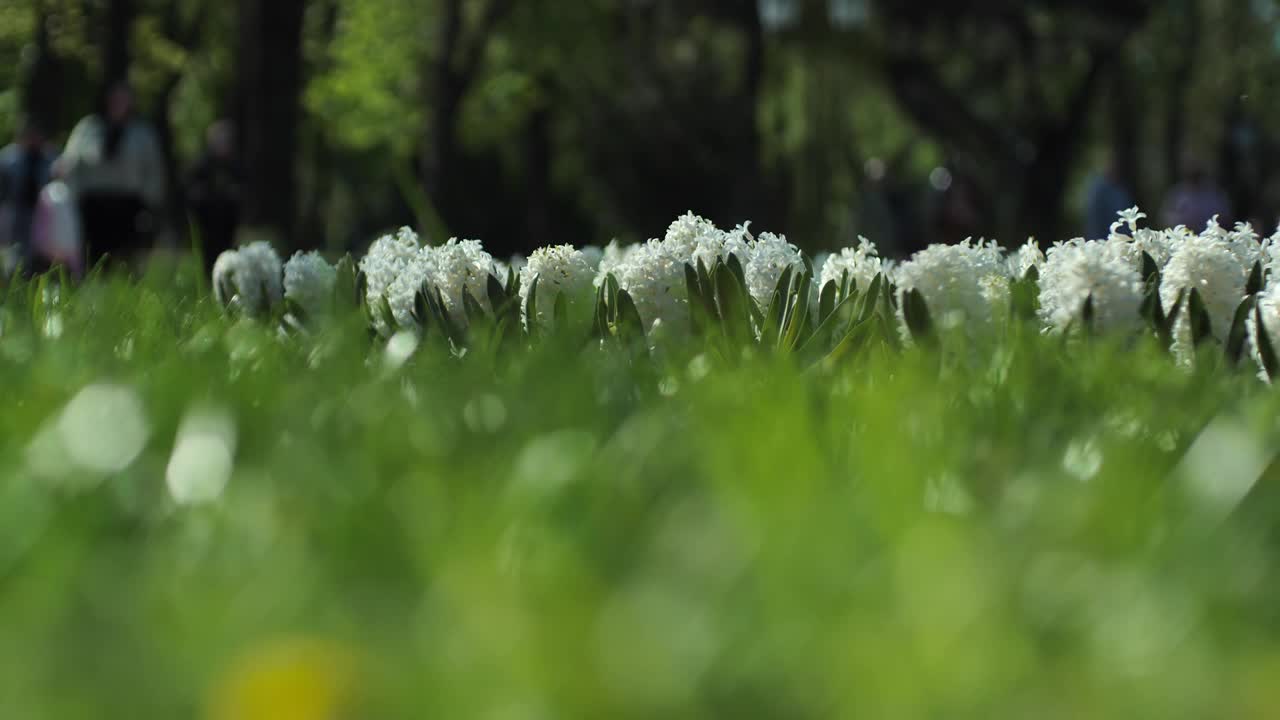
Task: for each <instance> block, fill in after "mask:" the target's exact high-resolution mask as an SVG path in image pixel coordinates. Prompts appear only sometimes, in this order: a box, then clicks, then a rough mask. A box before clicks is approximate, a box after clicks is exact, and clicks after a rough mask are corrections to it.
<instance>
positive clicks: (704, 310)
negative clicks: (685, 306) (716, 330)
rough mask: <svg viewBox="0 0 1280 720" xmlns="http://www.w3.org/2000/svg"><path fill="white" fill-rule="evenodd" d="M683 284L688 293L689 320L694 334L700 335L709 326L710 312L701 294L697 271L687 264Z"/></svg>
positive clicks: (705, 299) (704, 297)
mask: <svg viewBox="0 0 1280 720" xmlns="http://www.w3.org/2000/svg"><path fill="white" fill-rule="evenodd" d="M699 264H701V261H699ZM684 283H685V287H686V289H687V290H688V293H689V320H690V322H691V324H692V326H693V331H694V333H695V334H701V333H703V332H706V330H707V328H708V327H709V326H710V324H711V317H712V312H711V310H710V306H709V304H708V300H707V297H706V295H705V294H704V293H703V289H702V283H701V281H700V280H699V278H698V271H697V270H695V269H694V268H693V266H692V265H690V264H689V263H685V264H684Z"/></svg>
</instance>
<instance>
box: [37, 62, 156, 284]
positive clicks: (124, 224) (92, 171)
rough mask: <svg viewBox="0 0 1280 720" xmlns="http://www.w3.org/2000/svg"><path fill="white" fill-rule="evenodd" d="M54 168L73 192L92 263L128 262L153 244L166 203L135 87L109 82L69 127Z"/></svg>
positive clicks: (151, 133)
mask: <svg viewBox="0 0 1280 720" xmlns="http://www.w3.org/2000/svg"><path fill="white" fill-rule="evenodd" d="M58 172H59V173H60V175H61V176H62V177H63V178H64V179H65V180H66V181H67V184H68V185H69V186H70V187H71V189H72V191H73V192H74V193H75V194H76V197H77V202H78V204H79V207H80V217H81V222H82V230H83V233H84V244H85V247H86V249H87V251H88V254H89V262H90V264H92V263H94V262H96V260H97V259H98V258H101V257H102V256H103V255H108V254H109V255H111V256H112V257H113V258H115V259H117V260H124V261H131V260H134V259H136V257H137V256H138V255H140V254H141V252H142V251H144V250H146V249H147V248H149V247H150V245H151V244H152V241H153V239H154V237H155V234H156V233H157V231H158V230H159V228H158V224H159V217H160V210H161V208H162V207H163V203H164V192H165V176H164V172H165V171H164V158H163V157H162V155H161V150H160V143H159V141H158V139H157V138H156V135H155V131H154V130H152V128H151V127H150V126H149V125H147V124H146V123H145V122H144V121H142V120H140V119H138V118H137V117H135V115H134V97H133V91H132V90H131V89H130V88H129V86H128V85H125V84H123V83H119V84H115V85H112V86H111V87H110V88H109V89H108V90H107V92H106V94H105V96H104V101H103V103H102V107H101V109H100V110H99V112H98V113H96V114H94V115H90V116H88V117H86V118H84V119H83V120H81V121H80V122H79V123H78V124H77V125H76V127H75V129H74V130H72V131H71V137H70V139H69V140H67V147H66V151H65V153H64V154H63V157H62V159H61V161H60V162H59V165H58Z"/></svg>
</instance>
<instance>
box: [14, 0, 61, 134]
mask: <svg viewBox="0 0 1280 720" xmlns="http://www.w3.org/2000/svg"><path fill="white" fill-rule="evenodd" d="M47 20H48V11H47V10H46V6H45V4H44V3H43V2H41V3H37V4H36V32H35V50H36V51H35V57H34V58H33V59H32V61H31V64H30V66H29V67H28V68H27V71H26V73H25V74H24V77H23V78H22V85H23V92H22V107H23V109H24V110H25V111H26V112H27V113H29V114H30V115H31V117H32V118H34V119H35V120H36V121H37V122H39V123H40V124H42V125H44V126H45V128H46V129H49V128H54V127H57V126H58V123H59V122H60V121H61V120H62V108H63V103H62V96H63V92H64V91H63V87H62V79H63V76H64V68H63V63H62V60H61V59H60V58H59V57H58V56H57V54H56V53H55V52H54V50H53V45H52V43H51V42H50V41H49V30H48V28H47V27H46V21H47Z"/></svg>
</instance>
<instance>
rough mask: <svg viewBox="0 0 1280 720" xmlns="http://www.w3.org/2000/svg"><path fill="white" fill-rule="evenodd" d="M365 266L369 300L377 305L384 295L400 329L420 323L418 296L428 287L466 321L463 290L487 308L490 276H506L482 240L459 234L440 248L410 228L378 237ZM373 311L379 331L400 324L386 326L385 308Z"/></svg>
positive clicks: (452, 314) (362, 266)
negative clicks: (426, 242) (416, 314)
mask: <svg viewBox="0 0 1280 720" xmlns="http://www.w3.org/2000/svg"><path fill="white" fill-rule="evenodd" d="M360 270H361V272H363V273H364V276H365V283H366V294H365V301H366V302H367V303H368V304H369V306H370V307H373V308H375V309H376V308H377V307H378V306H379V305H381V303H382V302H383V300H385V301H386V303H387V305H388V306H389V307H390V308H391V315H392V318H393V319H394V320H395V324H396V325H397V326H398V327H399V328H412V327H415V326H416V322H415V320H414V307H415V301H416V298H417V295H418V292H419V291H421V290H423V289H424V288H430V289H431V290H432V291H438V292H439V293H440V295H441V298H442V299H443V300H444V307H445V310H446V311H447V312H448V313H449V316H450V318H452V319H453V320H454V322H457V323H459V324H461V325H465V324H466V321H467V318H466V302H465V300H464V299H463V298H464V294H469V295H470V296H471V298H472V299H473V300H475V301H476V303H478V304H479V305H480V306H481V307H483V308H484V309H486V310H488V309H489V293H488V282H489V276H490V275H493V276H495V277H498V276H500V275H501V276H505V275H506V272H505V270H503V269H502V268H501V267H500V266H499V264H498V263H495V262H494V260H493V257H492V256H490V255H489V253H487V252H485V250H484V248H483V247H482V246H481V245H480V242H479V241H478V240H458V239H457V238H454V239H451V240H449V241H448V242H447V243H445V244H444V245H440V246H438V247H431V246H423V245H421V244H420V243H419V239H418V235H417V233H414V232H413V231H412V230H410V229H409V228H401V229H400V231H399V232H397V233H396V234H394V235H386V236H384V237H381V238H378V239H377V240H375V241H374V242H373V244H372V245H370V246H369V252H368V253H367V254H366V255H365V256H364V259H362V260H361V261H360ZM500 279H501V278H500ZM372 316H373V322H374V324H375V326H376V327H377V329H378V331H379V332H381V333H383V334H387V333H389V332H391V331H393V330H395V329H396V328H391V327H387V322H386V320H385V318H383V317H382V313H381V312H376V311H375V312H373V313H372Z"/></svg>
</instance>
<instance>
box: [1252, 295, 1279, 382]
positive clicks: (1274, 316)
mask: <svg viewBox="0 0 1280 720" xmlns="http://www.w3.org/2000/svg"><path fill="white" fill-rule="evenodd" d="M1257 315H1261V316H1262V325H1263V327H1264V328H1266V331H1267V340H1268V341H1270V344H1271V350H1272V352H1280V283H1272V284H1271V285H1270V286H1268V287H1267V289H1266V290H1264V291H1263V292H1261V293H1260V294H1259V295H1258V305H1257V311H1256V312H1251V313H1249V317H1248V319H1247V320H1246V321H1245V325H1246V326H1247V327H1248V330H1249V354H1250V355H1252V356H1253V360H1254V362H1256V363H1257V364H1258V377H1260V378H1262V379H1263V380H1265V381H1266V382H1267V383H1271V382H1272V380H1271V377H1270V376H1269V375H1268V374H1267V368H1266V366H1265V365H1264V364H1263V362H1262V351H1261V350H1260V349H1259V348H1260V347H1261V345H1260V343H1259V342H1258V319H1257Z"/></svg>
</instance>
